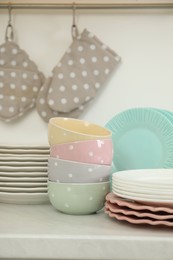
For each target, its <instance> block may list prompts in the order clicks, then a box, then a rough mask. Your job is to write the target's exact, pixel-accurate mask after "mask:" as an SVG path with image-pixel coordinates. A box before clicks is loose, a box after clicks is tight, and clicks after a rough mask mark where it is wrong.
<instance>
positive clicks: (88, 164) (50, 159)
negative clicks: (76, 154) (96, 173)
mask: <svg viewBox="0 0 173 260" xmlns="http://www.w3.org/2000/svg"><path fill="white" fill-rule="evenodd" d="M49 161H57V162H58V161H62V162H64V163H67V164H68V163H69V164H73V165H81V166H87V167H98V166H99V167H100V168H102V166H103V168H111V167H112V164H110V165H109V164H99V163H85V162H79V161H71V160H65V159H60V158H56V157H52V156H49V157H48V163H49Z"/></svg>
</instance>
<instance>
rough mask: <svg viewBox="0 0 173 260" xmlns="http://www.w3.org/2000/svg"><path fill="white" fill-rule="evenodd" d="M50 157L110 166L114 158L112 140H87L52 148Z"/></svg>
mask: <svg viewBox="0 0 173 260" xmlns="http://www.w3.org/2000/svg"><path fill="white" fill-rule="evenodd" d="M50 156H51V157H56V158H59V159H63V160H71V161H78V162H84V163H94V164H106V165H110V164H111V163H112V158H113V144H112V140H111V139H100V140H85V141H78V142H70V143H65V144H58V145H54V146H51V147H50Z"/></svg>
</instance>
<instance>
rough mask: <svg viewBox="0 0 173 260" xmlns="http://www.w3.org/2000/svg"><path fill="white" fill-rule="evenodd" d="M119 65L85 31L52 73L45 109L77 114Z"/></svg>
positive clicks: (104, 46)
mask: <svg viewBox="0 0 173 260" xmlns="http://www.w3.org/2000/svg"><path fill="white" fill-rule="evenodd" d="M119 61H120V57H119V56H118V55H117V54H116V53H115V52H114V51H113V50H111V49H110V48H109V47H108V46H106V45H105V44H103V43H102V42H101V41H100V40H99V39H98V38H97V37H96V36H94V35H93V34H92V33H90V32H88V30H87V29H85V30H84V31H83V32H82V34H81V35H79V36H78V37H77V38H74V40H73V42H72V44H71V46H70V48H69V49H68V50H67V52H66V53H65V54H64V56H63V57H62V59H61V61H60V62H59V63H58V65H57V66H56V67H55V68H54V69H53V77H52V80H51V82H50V85H49V90H48V93H47V100H46V103H47V106H48V107H49V108H50V109H51V110H52V111H56V112H60V113H67V115H68V113H70V112H72V111H73V110H75V109H78V112H79V113H78V114H80V113H81V111H82V109H81V110H80V107H83V105H86V103H88V102H89V101H90V100H92V99H93V98H94V97H95V96H96V94H97V91H98V89H99V88H101V87H102V86H103V85H104V84H105V82H106V81H107V79H108V78H109V76H110V74H111V72H112V71H113V70H114V69H115V68H116V67H117V65H118V63H119ZM38 102H39V101H38ZM65 116H66V115H65Z"/></svg>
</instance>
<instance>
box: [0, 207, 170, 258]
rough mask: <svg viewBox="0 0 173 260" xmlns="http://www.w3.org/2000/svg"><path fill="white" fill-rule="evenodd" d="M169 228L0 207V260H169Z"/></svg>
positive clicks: (43, 209) (49, 209) (103, 217)
mask: <svg viewBox="0 0 173 260" xmlns="http://www.w3.org/2000/svg"><path fill="white" fill-rule="evenodd" d="M172 234H173V228H168V227H153V226H148V225H132V224H128V223H126V222H119V221H116V220H114V219H111V218H109V217H108V216H107V215H106V214H105V213H104V212H100V213H98V214H94V215H86V216H73V215H65V214H63V213H60V212H58V211H56V210H55V209H54V208H53V207H52V206H51V205H49V204H47V205H13V204H3V203H1V204H0V259H3V260H4V259H49V260H50V259H75V260H77V259H80V260H81V259H92V260H93V259H99V260H101V259H115V260H116V259H117V260H126V259H128V260H132V259H133V260H146V259H148V260H149V259H150V260H151V259H152V260H154V259H157V260H172V256H173V246H172V245H173V235H172Z"/></svg>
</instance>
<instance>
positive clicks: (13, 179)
mask: <svg viewBox="0 0 173 260" xmlns="http://www.w3.org/2000/svg"><path fill="white" fill-rule="evenodd" d="M48 155H49V147H48V146H41V145H37V146H36V145H35V146H33V145H32V146H31V145H25V146H23V145H14V146H13V145H11V146H10V145H0V202H3V203H15V204H42V203H47V202H48V201H49V200H48V192H47V179H48V173H47V164H48Z"/></svg>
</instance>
